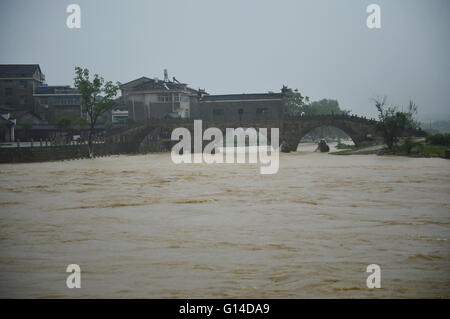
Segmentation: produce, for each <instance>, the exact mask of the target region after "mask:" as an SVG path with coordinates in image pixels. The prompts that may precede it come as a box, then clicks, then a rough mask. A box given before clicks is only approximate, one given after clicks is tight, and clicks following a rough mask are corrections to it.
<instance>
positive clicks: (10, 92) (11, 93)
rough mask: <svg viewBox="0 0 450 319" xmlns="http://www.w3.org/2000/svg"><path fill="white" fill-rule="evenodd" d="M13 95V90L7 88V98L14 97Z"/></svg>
mask: <svg viewBox="0 0 450 319" xmlns="http://www.w3.org/2000/svg"><path fill="white" fill-rule="evenodd" d="M12 95H13V89H12V88H5V96H12Z"/></svg>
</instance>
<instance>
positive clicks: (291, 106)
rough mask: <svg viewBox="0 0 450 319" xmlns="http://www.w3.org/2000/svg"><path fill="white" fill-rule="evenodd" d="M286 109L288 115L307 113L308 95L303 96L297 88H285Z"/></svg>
mask: <svg viewBox="0 0 450 319" xmlns="http://www.w3.org/2000/svg"><path fill="white" fill-rule="evenodd" d="M285 96H286V111H287V114H288V115H290V116H302V115H308V112H309V97H307V96H303V95H302V94H301V93H300V92H299V91H298V90H297V89H295V90H292V89H291V88H285Z"/></svg>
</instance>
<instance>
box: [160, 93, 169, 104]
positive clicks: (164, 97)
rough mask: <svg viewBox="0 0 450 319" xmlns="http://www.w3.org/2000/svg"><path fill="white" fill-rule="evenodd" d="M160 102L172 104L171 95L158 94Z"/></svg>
mask: <svg viewBox="0 0 450 319" xmlns="http://www.w3.org/2000/svg"><path fill="white" fill-rule="evenodd" d="M158 102H160V103H170V102H172V97H171V95H170V94H158Z"/></svg>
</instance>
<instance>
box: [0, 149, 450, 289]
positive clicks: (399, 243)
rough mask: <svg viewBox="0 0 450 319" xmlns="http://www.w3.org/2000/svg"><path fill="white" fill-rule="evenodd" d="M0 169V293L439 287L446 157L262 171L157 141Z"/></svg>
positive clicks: (449, 167)
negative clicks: (376, 268) (175, 153)
mask: <svg viewBox="0 0 450 319" xmlns="http://www.w3.org/2000/svg"><path fill="white" fill-rule="evenodd" d="M300 149H301V150H302V148H300ZM308 150H309V148H308ZM0 176H1V181H0V210H1V214H0V217H1V219H0V220H1V223H0V229H1V232H0V234H1V236H0V257H1V258H0V287H1V288H0V289H1V290H0V295H1V297H32V298H35V297H38V298H49V297H61V298H62V297H87V298H89V297H118V298H131V297H144V298H147V297H148V298H159V297H174V298H177V297H179V298H187V297H189V298H204V297H212V298H221V297H248V298H266V297H267V298H308V297H324V298H331V297H374V298H384V297H399V298H404V297H447V298H448V297H450V243H449V237H450V196H449V195H450V162H449V161H448V160H443V159H423V158H421V159H413V158H405V157H390V156H375V155H358V156H333V155H329V154H323V153H312V152H298V153H290V154H281V156H280V169H279V172H278V173H277V174H275V175H260V174H259V166H258V165H256V164H216V165H207V164H188V165H175V164H173V163H172V162H171V160H170V154H168V153H164V154H149V155H139V156H112V157H108V158H99V159H95V160H78V161H65V162H53V163H33V164H15V165H13V164H11V165H9V164H6V165H0ZM69 264H78V265H80V267H81V271H82V279H81V285H82V288H81V289H68V288H67V287H66V278H67V276H68V273H66V272H65V270H66V267H67V265H69ZM369 264H378V265H380V267H381V272H382V279H381V285H382V288H381V289H368V288H367V287H366V278H367V275H368V274H367V273H366V272H365V271H366V267H367V265H369Z"/></svg>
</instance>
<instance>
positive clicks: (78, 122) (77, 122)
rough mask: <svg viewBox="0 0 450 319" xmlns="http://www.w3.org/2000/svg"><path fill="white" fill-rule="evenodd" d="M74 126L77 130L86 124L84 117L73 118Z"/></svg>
mask: <svg viewBox="0 0 450 319" xmlns="http://www.w3.org/2000/svg"><path fill="white" fill-rule="evenodd" d="M75 126H76V128H77V129H79V130H83V129H85V128H86V127H87V126H88V121H87V120H86V119H85V118H84V117H79V118H77V119H76V120H75Z"/></svg>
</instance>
